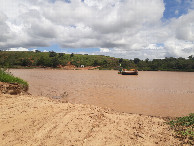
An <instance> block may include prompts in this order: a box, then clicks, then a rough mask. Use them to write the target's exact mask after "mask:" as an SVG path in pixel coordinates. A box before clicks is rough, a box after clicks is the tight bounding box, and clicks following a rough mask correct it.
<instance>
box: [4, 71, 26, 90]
mask: <svg viewBox="0 0 194 146" xmlns="http://www.w3.org/2000/svg"><path fill="white" fill-rule="evenodd" d="M0 82H7V83H18V84H19V85H20V86H21V87H22V88H23V89H24V90H26V91H27V90H28V83H27V82H26V81H24V80H22V79H20V78H18V77H14V76H13V75H12V74H10V73H7V72H5V70H2V69H0Z"/></svg>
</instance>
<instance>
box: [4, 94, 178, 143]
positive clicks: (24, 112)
mask: <svg viewBox="0 0 194 146" xmlns="http://www.w3.org/2000/svg"><path fill="white" fill-rule="evenodd" d="M0 129H1V130H0V144H1V145H2V146H8V145H33V146H34V145H41V146H42V145H95V146H96V145H103V146H104V145H149V146H150V145H163V146H164V145H178V144H179V141H178V140H177V139H175V138H174V137H173V136H172V135H173V132H172V131H171V130H170V128H169V126H167V125H166V124H165V121H164V120H163V119H160V118H156V117H151V116H143V115H138V114H127V113H119V112H115V111H112V110H110V109H103V108H100V107H96V106H91V105H80V104H70V103H62V102H58V101H53V100H51V99H48V98H46V97H35V96H31V95H20V96H19V95H8V94H1V95H0Z"/></svg>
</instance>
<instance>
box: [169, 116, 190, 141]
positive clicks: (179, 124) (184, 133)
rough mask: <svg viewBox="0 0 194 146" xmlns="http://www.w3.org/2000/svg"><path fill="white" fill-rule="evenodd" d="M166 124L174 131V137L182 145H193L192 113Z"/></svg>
mask: <svg viewBox="0 0 194 146" xmlns="http://www.w3.org/2000/svg"><path fill="white" fill-rule="evenodd" d="M168 124H169V125H170V126H171V128H173V129H174V130H175V132H176V137H178V138H180V139H181V140H182V141H183V142H184V144H191V145H194V113H192V114H190V115H189V116H185V117H179V118H177V119H176V120H172V121H170V122H168Z"/></svg>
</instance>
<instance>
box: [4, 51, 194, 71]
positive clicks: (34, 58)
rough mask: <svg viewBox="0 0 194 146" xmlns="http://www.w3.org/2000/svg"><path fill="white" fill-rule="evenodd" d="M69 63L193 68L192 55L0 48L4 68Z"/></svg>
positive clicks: (158, 68) (174, 68)
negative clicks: (155, 56)
mask: <svg viewBox="0 0 194 146" xmlns="http://www.w3.org/2000/svg"><path fill="white" fill-rule="evenodd" d="M68 64H71V65H74V66H76V67H80V66H81V65H84V66H85V67H87V66H100V67H99V69H119V67H120V64H121V67H123V68H136V69H138V70H145V71H146V70H147V71H157V70H161V71H194V56H192V55H191V56H189V57H188V58H174V57H169V58H164V59H153V60H149V59H148V58H147V59H145V60H141V59H139V58H134V59H133V60H128V59H122V58H114V57H110V56H104V55H88V54H85V55H81V54H73V53H72V54H65V53H56V52H54V51H51V52H40V51H35V52H30V51H27V52H15V51H13V52H11V51H0V67H7V68H23V67H31V68H35V67H53V68H56V67H59V66H66V65H68Z"/></svg>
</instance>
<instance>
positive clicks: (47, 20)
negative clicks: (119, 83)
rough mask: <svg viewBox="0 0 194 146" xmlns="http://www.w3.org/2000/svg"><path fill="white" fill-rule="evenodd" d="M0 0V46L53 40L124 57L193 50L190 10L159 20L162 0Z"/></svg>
mask: <svg viewBox="0 0 194 146" xmlns="http://www.w3.org/2000/svg"><path fill="white" fill-rule="evenodd" d="M177 2H180V1H179V0H177ZM0 3H1V5H0V34H1V35H0V49H7V48H19V47H23V48H34V47H48V46H50V44H53V43H56V44H59V45H60V46H61V47H64V48H100V51H99V52H98V53H102V54H110V55H112V56H116V57H123V58H134V57H139V58H147V57H148V58H155V57H158V58H162V57H165V55H166V56H168V55H174V56H185V55H188V53H185V49H184V48H186V50H187V51H186V52H190V53H191V54H192V53H194V52H193V51H192V49H189V48H192V47H193V46H192V42H193V41H194V11H193V10H192V9H191V10H189V12H188V14H186V15H183V16H181V17H179V18H178V19H175V18H174V19H171V20H169V21H167V22H166V23H163V22H161V18H162V17H163V12H164V10H165V5H164V3H163V0H138V1H137V0H84V2H81V0H71V3H66V2H65V1H64V0H55V1H53V0H52V1H51V0H36V1H30V0H6V1H5V0H0ZM192 3H194V2H193V1H192ZM193 5H194V4H193ZM177 13H178V12H177ZM157 44H163V45H164V46H162V47H161V46H160V47H159V46H157ZM188 44H190V45H189V46H188ZM180 47H181V48H182V49H181V48H180ZM110 48H111V49H110ZM154 48H156V49H154ZM177 48H179V49H177Z"/></svg>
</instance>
